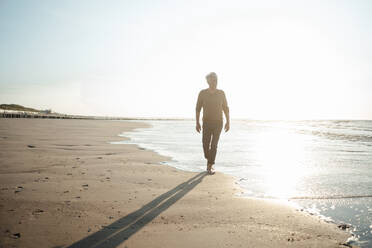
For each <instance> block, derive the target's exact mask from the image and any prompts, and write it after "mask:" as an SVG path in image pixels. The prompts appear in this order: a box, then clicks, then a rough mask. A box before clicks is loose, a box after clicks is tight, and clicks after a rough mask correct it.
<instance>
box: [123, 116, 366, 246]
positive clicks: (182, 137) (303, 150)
mask: <svg viewBox="0 0 372 248" xmlns="http://www.w3.org/2000/svg"><path fill="white" fill-rule="evenodd" d="M145 122H146V123H149V124H151V125H152V127H151V128H142V129H136V130H134V131H132V132H127V133H123V134H121V135H122V136H126V137H129V138H130V140H129V141H123V142H124V143H134V144H137V145H139V146H140V147H143V148H146V149H150V150H154V151H156V152H158V153H160V154H162V155H166V156H170V157H172V160H171V161H168V162H166V163H167V164H168V165H170V166H173V167H176V168H178V169H181V170H186V171H196V172H197V171H204V170H205V169H206V161H205V159H204V156H203V151H202V144H201V137H202V136H201V134H199V133H197V132H196V131H195V123H194V121H191V120H159V121H145ZM214 168H215V170H216V171H217V172H223V173H226V174H229V175H233V176H234V177H235V178H236V180H237V183H238V184H239V185H240V186H241V187H242V188H243V189H244V192H242V194H241V195H242V196H243V197H260V198H272V199H286V200H288V201H290V202H292V203H295V204H296V205H298V206H299V207H300V208H302V209H304V210H305V211H308V212H310V213H312V214H316V215H319V216H321V217H322V218H324V219H325V220H327V221H331V222H335V223H345V224H348V225H350V227H349V228H348V230H349V231H350V232H351V234H352V238H350V240H349V242H350V243H351V244H352V243H356V244H357V245H359V246H361V247H372V121H347V120H345V121H323V120H322V121H252V120H234V121H232V122H231V130H230V131H229V132H227V133H225V132H224V131H222V134H221V137H220V142H219V145H218V152H217V157H216V164H215V165H214Z"/></svg>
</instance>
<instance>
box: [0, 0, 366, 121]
mask: <svg viewBox="0 0 372 248" xmlns="http://www.w3.org/2000/svg"><path fill="white" fill-rule="evenodd" d="M371 13H372V2H371V1H368V0H365V1H363V0H348V1H342V0H334V1H332V0H313V1H301V0H292V1H291V0H283V1H279V0H276V1H274V0H263V1H253V0H252V1H249V0H246V1H235V0H231V1H219V0H214V1H207V0H199V1H193V0H188V1H186V0H185V1H179V0H173V1H162V0H158V1H157V0H152V1H150V0H148V1H146V0H133V1H125V0H123V1H94V0H87V1H82V0H73V1H71V0H64V1H57V0H50V1H47V0H46V1H38V0H33V1H31V0H19V1H12V0H1V1H0V103H8V104H9V103H14V104H21V105H24V106H27V107H33V108H38V109H52V110H53V111H55V112H59V113H67V114H83V115H100V116H121V117H161V118H167V117H168V118H169V117H170V118H172V117H180V118H182V117H185V118H193V117H194V115H195V104H196V100H197V95H198V93H199V91H200V90H202V89H204V88H207V87H208V85H207V83H206V80H205V76H206V75H207V74H208V73H209V72H211V71H214V72H216V73H217V75H218V88H219V89H222V90H224V92H225V94H226V97H227V101H228V104H229V107H230V115H231V118H248V119H372V46H371V45H370V44H372V15H371Z"/></svg>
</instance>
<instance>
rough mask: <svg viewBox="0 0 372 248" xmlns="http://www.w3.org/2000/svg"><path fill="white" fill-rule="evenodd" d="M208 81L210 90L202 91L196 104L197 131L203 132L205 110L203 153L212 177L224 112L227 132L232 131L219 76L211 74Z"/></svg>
mask: <svg viewBox="0 0 372 248" xmlns="http://www.w3.org/2000/svg"><path fill="white" fill-rule="evenodd" d="M206 79H207V82H208V85H209V88H208V89H204V90H202V91H200V93H199V96H198V101H197V103H196V131H197V132H199V133H200V130H201V126H200V122H199V119H200V111H201V109H202V108H203V151H204V157H205V158H206V159H207V172H208V174H211V175H212V174H214V172H213V171H212V166H213V165H214V162H215V158H216V153H217V144H218V140H219V138H220V134H221V130H222V126H223V116H222V112H224V113H225V118H226V124H225V131H226V132H227V131H229V129H230V115H229V106H228V105H227V100H226V96H225V92H223V90H218V89H217V74H216V73H214V72H211V73H209V74H208V75H207V76H206Z"/></svg>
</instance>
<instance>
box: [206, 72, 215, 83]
mask: <svg viewBox="0 0 372 248" xmlns="http://www.w3.org/2000/svg"><path fill="white" fill-rule="evenodd" d="M205 78H206V79H207V81H208V79H209V78H215V79H217V74H216V73H215V72H211V73H208V75H207V76H205Z"/></svg>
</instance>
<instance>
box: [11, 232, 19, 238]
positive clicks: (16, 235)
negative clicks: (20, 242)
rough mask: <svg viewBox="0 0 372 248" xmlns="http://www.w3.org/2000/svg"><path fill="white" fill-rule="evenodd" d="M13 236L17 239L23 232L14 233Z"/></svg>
mask: <svg viewBox="0 0 372 248" xmlns="http://www.w3.org/2000/svg"><path fill="white" fill-rule="evenodd" d="M12 237H13V238H15V239H19V238H20V237H21V233H13V234H12Z"/></svg>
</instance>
